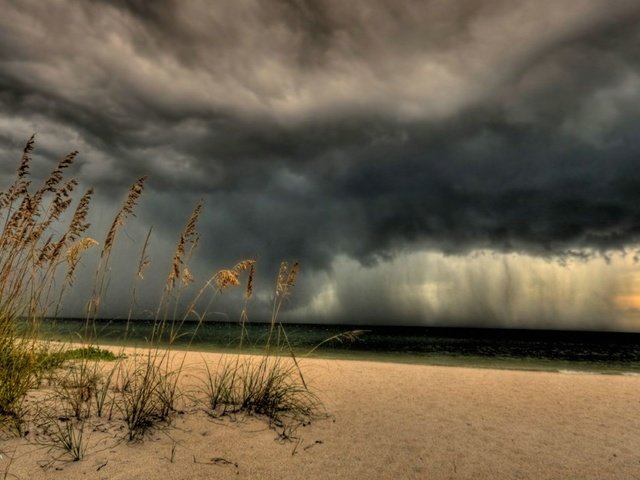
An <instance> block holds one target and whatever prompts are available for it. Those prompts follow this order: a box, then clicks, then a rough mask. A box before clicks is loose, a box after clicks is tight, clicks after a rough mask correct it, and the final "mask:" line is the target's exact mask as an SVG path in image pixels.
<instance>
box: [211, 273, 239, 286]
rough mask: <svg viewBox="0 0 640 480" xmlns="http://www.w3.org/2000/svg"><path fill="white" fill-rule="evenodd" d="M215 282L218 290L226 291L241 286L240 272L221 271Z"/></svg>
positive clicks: (217, 274)
mask: <svg viewBox="0 0 640 480" xmlns="http://www.w3.org/2000/svg"><path fill="white" fill-rule="evenodd" d="M214 280H215V282H216V286H217V287H218V290H224V289H225V288H228V287H234V286H236V285H240V280H239V279H238V272H236V271H235V270H220V271H219V272H218V273H216V275H215V277H214Z"/></svg>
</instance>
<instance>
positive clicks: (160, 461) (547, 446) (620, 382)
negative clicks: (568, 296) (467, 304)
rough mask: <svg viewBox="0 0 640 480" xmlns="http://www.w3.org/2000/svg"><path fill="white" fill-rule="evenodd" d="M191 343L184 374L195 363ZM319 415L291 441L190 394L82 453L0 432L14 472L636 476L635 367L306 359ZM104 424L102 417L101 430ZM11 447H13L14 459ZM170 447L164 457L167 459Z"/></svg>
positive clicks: (639, 439)
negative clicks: (173, 411) (630, 372)
mask: <svg viewBox="0 0 640 480" xmlns="http://www.w3.org/2000/svg"><path fill="white" fill-rule="evenodd" d="M217 358H218V355H217V354H199V353H195V352H192V353H189V354H188V356H187V368H186V370H185V377H184V379H185V382H187V384H188V385H191V386H195V385H197V384H198V382H199V380H198V378H199V376H200V374H201V364H202V359H206V360H207V361H209V362H216V361H217ZM304 368H305V371H306V373H307V377H308V379H309V381H310V384H311V385H312V386H313V388H314V389H315V390H316V391H317V392H318V394H319V396H320V397H321V399H322V401H323V403H324V406H325V408H326V412H327V418H323V419H319V420H317V421H315V422H313V423H312V424H311V425H308V426H300V427H299V428H298V429H297V430H296V431H295V432H294V436H295V437H297V438H296V439H294V440H292V441H284V442H283V441H280V440H279V439H278V433H277V432H276V431H274V430H272V429H269V428H268V427H267V425H266V423H265V422H264V421H262V420H260V419H256V418H246V417H236V418H235V419H230V418H225V419H212V418H211V417H209V416H208V415H207V414H206V412H204V411H203V409H202V408H201V407H198V406H196V405H193V404H192V405H190V406H189V404H188V403H189V402H187V406H186V407H185V412H184V413H183V414H178V415H176V418H175V420H174V422H173V424H172V425H171V426H170V427H166V428H161V429H157V430H154V431H153V432H152V433H151V434H149V435H148V436H147V438H146V439H145V441H143V442H139V443H134V444H131V443H127V442H125V441H122V440H121V439H122V437H123V436H124V432H122V431H118V430H117V429H114V428H113V427H107V426H104V431H103V432H100V431H96V432H92V433H89V434H87V435H88V436H87V439H88V445H89V448H88V451H87V454H86V457H85V458H84V459H83V460H81V461H79V462H62V461H60V462H54V463H50V459H51V454H50V453H49V452H48V451H47V449H46V448H45V447H42V446H38V445H33V444H28V443H26V442H24V441H22V440H17V439H9V440H4V441H3V442H2V444H1V447H0V448H1V450H2V451H3V452H4V454H3V458H2V460H1V461H0V473H2V472H4V471H7V469H8V472H9V475H8V476H7V478H14V479H15V478H18V479H30V480H32V479H33V480H35V479H44V478H46V479H70V480H74V479H81V478H82V479H85V478H91V479H132V478H145V479H165V478H173V479H205V478H221V479H224V478H234V479H235V478H245V479H299V478H306V479H354V478H355V479H369V478H380V479H400V478H402V479H405V478H406V479H411V478H413V479H472V478H473V479H574V478H575V479H634V478H640V415H639V414H638V412H640V377H625V376H611V375H587V374H584V375H582V374H580V375H578V374H575V375H570V374H562V373H542V372H525V371H506V370H488V369H470V368H455V367H433V366H424V365H401V364H391V363H374V362H360V361H338V360H319V359H314V360H305V364H304ZM97 430H100V425H98V426H97ZM7 454H9V456H13V460H12V462H11V464H9V459H8V456H7ZM172 457H173V458H172Z"/></svg>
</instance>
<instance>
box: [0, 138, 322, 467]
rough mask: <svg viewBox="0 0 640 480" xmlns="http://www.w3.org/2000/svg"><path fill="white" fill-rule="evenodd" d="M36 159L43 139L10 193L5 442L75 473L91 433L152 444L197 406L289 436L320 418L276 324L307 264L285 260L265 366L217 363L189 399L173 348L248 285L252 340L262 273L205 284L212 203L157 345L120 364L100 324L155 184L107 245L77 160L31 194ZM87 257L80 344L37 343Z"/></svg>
mask: <svg viewBox="0 0 640 480" xmlns="http://www.w3.org/2000/svg"><path fill="white" fill-rule="evenodd" d="M33 149H34V138H33V137H32V138H31V139H29V141H28V142H27V144H26V146H25V148H24V151H23V153H22V158H21V160H20V163H19V166H18V170H17V173H16V177H15V180H14V181H13V183H12V184H11V185H10V186H8V187H7V188H5V189H4V190H3V191H2V192H1V193H0V219H1V221H2V230H1V233H0V432H1V434H2V438H3V439H7V438H14V439H15V437H16V436H17V437H20V438H21V439H22V441H24V442H27V443H30V444H37V445H41V446H43V447H44V448H45V449H46V450H47V451H48V452H50V458H51V462H57V461H63V460H66V461H71V460H72V461H78V460H81V459H82V458H83V457H84V456H85V455H86V454H88V453H90V452H91V442H89V441H88V439H87V438H88V436H87V432H95V431H97V430H98V429H101V431H105V432H109V433H110V435H111V434H112V437H113V438H114V439H115V440H114V441H118V442H122V441H126V442H130V441H144V439H145V436H146V434H147V433H148V432H150V431H152V430H153V429H154V428H156V427H157V426H160V425H162V426H170V425H171V422H172V419H173V418H174V416H175V415H176V413H177V412H184V411H185V409H187V407H188V406H189V405H191V406H193V405H194V404H195V405H197V406H198V408H204V409H206V411H207V412H209V414H210V415H211V416H212V417H222V416H229V415H238V414H248V415H256V416H261V417H263V418H265V419H266V420H267V422H268V423H269V425H270V426H272V427H274V428H276V429H278V431H279V432H280V435H281V436H283V437H285V438H286V437H287V435H288V432H289V433H290V432H292V431H294V430H293V428H294V427H292V425H295V424H296V423H300V422H308V421H309V420H310V419H312V418H313V417H315V416H317V415H318V414H319V412H320V411H321V408H322V407H321V403H320V401H319V399H318V397H317V396H316V395H315V394H314V393H313V392H312V391H311V389H310V388H309V385H308V384H307V382H306V380H305V378H304V376H303V373H302V369H301V367H300V362H299V359H298V358H297V357H296V356H295V354H294V353H293V350H292V349H291V346H290V345H289V344H288V339H287V336H286V332H285V331H284V328H283V326H282V325H281V324H280V323H279V321H278V313H279V311H280V309H281V307H282V305H283V302H284V301H285V300H286V299H287V298H288V297H289V295H290V294H291V291H292V289H293V287H294V285H295V281H296V277H297V274H298V268H299V266H298V263H293V264H291V265H289V264H288V263H286V262H283V263H282V264H281V267H280V270H279V272H278V274H277V278H276V282H275V283H276V284H275V289H274V293H273V302H274V304H273V315H272V318H271V325H270V330H269V332H270V333H269V336H268V338H267V339H266V341H265V344H264V349H263V354H262V355H259V356H252V357H248V356H243V355H242V354H241V352H240V351H238V353H237V354H233V355H226V356H224V357H222V358H223V359H222V360H221V361H220V362H219V363H218V364H213V365H209V364H204V365H202V371H203V372H204V376H203V381H202V387H201V388H199V389H197V391H195V392H194V391H188V392H187V391H185V390H184V389H183V386H182V382H181V379H182V376H183V373H184V370H185V361H184V358H185V352H184V351H181V350H176V349H174V348H173V347H174V343H175V342H176V340H177V339H178V338H180V337H181V336H183V335H184V334H185V333H184V326H185V322H188V321H190V322H192V323H191V325H193V320H194V319H195V323H196V324H199V322H202V321H203V319H204V318H205V316H206V313H207V309H208V308H211V305H212V304H213V302H214V301H215V299H216V297H217V296H218V295H220V294H222V293H223V292H224V291H225V290H226V289H228V288H234V287H240V288H243V289H244V305H243V307H242V310H241V314H240V322H239V331H240V332H239V335H240V337H241V338H242V337H243V335H244V331H245V322H247V321H248V314H247V309H248V304H249V301H250V299H251V297H252V294H253V288H254V285H253V282H254V278H255V269H256V262H255V261H253V260H243V261H240V262H238V263H237V264H236V265H235V266H233V267H232V268H229V269H223V270H220V271H216V272H213V273H212V275H211V276H210V278H208V279H206V280H205V281H204V282H202V283H201V285H200V286H197V280H196V279H194V278H193V275H192V273H191V271H190V270H189V262H190V260H191V258H192V257H193V254H194V251H195V249H196V248H197V246H198V241H199V234H198V231H197V224H198V219H199V217H200V215H201V214H202V211H203V205H202V204H201V203H199V204H197V205H196V206H195V208H194V209H193V211H192V212H191V214H190V216H189V217H188V219H187V221H186V224H185V227H184V229H183V230H182V232H181V233H180V234H179V236H178V239H177V242H176V246H175V252H174V255H173V258H171V261H170V266H169V268H168V272H167V277H166V281H165V282H164V290H163V292H162V295H161V300H160V302H159V304H158V306H157V309H156V312H155V318H154V324H153V334H152V335H151V337H150V338H149V339H148V345H146V347H145V348H140V349H137V350H135V351H133V352H132V351H130V350H128V351H127V352H126V354H125V350H124V349H122V351H119V352H116V353H115V354H114V353H113V352H112V351H111V350H108V349H104V348H99V347H97V343H96V341H97V340H98V338H96V334H95V331H96V330H95V328H93V326H94V322H96V320H97V319H98V318H99V314H100V309H101V307H102V306H103V305H102V304H103V302H104V299H105V293H106V291H107V289H108V284H109V276H110V271H111V256H112V251H113V247H114V244H115V243H116V242H117V240H118V235H119V233H120V231H121V229H122V228H123V227H124V226H125V224H126V222H128V221H130V220H131V217H132V216H133V214H134V210H135V208H136V205H137V203H138V200H139V198H140V196H141V195H142V194H143V192H144V188H145V177H141V178H139V179H137V180H136V181H134V182H133V184H132V185H131V187H130V188H129V190H128V192H127V194H126V196H125V198H124V200H123V203H122V205H121V207H120V209H119V210H118V211H117V213H116V215H115V217H114V219H113V221H112V223H111V224H110V227H109V229H108V230H107V234H106V236H105V238H104V239H103V240H101V241H98V240H96V239H93V238H91V237H89V236H87V232H88V230H89V227H90V225H89V223H88V220H87V218H88V214H89V209H90V207H91V201H92V196H93V194H94V192H93V189H88V190H87V191H85V192H83V193H81V194H78V193H77V192H75V189H76V187H77V186H78V181H77V180H75V179H74V178H67V172H68V170H69V168H70V167H71V166H72V165H73V163H74V161H75V159H76V156H77V152H72V153H70V154H68V155H66V156H65V157H64V158H63V159H62V160H61V161H60V162H59V163H58V165H57V166H56V167H55V168H54V169H53V170H52V171H51V173H50V174H49V175H48V177H47V178H46V179H45V180H44V181H43V182H42V184H40V185H37V186H34V185H32V177H31V174H30V169H31V164H32V152H33ZM148 240H149V239H148V237H147V239H146V241H145V242H144V245H143V247H142V253H141V255H140V260H139V264H138V268H137V272H136V273H135V276H136V280H135V281H136V282H139V281H143V280H142V279H143V277H144V275H143V273H144V269H145V267H146V266H147V264H148V262H149V259H148V253H147V245H148ZM90 249H94V255H93V257H94V258H96V259H97V264H96V266H95V274H94V276H93V282H94V283H93V287H92V293H91V296H90V298H88V299H87V302H86V304H87V308H86V327H85V328H84V331H83V333H82V335H81V337H80V338H79V341H78V344H74V345H63V344H58V343H53V342H49V341H45V340H43V339H42V338H40V337H39V331H40V329H41V327H42V325H43V324H44V322H47V321H48V318H51V317H52V316H55V315H56V314H57V313H58V312H59V311H60V307H61V305H62V302H63V300H64V298H65V295H68V294H69V292H70V291H72V290H73V288H74V279H75V275H76V270H77V267H78V265H79V263H80V260H81V258H86V253H87V252H88V251H89V250H90ZM96 249H99V250H96ZM185 305H186V307H185ZM134 313H135V312H133V311H132V313H131V314H130V319H131V318H132V315H133V314H134ZM131 321H135V320H131ZM196 331H197V325H196ZM194 334H195V333H194V331H193V330H190V331H189V335H194ZM240 343H241V344H242V340H241V342H240ZM98 426H99V428H98ZM114 432H115V433H114ZM1 450H2V449H0V451H1ZM5 476H6V472H5Z"/></svg>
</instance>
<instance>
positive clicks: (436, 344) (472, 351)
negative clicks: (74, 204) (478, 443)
mask: <svg viewBox="0 0 640 480" xmlns="http://www.w3.org/2000/svg"><path fill="white" fill-rule="evenodd" d="M85 327H86V323H85V322H84V321H83V320H73V319H72V320H60V319H55V320H48V321H45V322H43V324H42V327H41V336H42V337H43V338H46V339H50V340H58V341H63V342H73V341H78V340H80V339H81V338H82V337H83V336H84V335H85V332H86V328H85ZM355 328H357V329H361V330H365V331H364V332H362V333H361V334H360V335H359V337H358V339H357V340H355V341H352V342H346V341H343V342H340V341H335V340H334V341H331V342H328V343H325V344H324V345H322V347H320V348H318V349H317V350H315V351H314V352H313V354H312V355H311V356H312V357H313V358H328V359H343V360H365V361H378V362H395V363H409V364H425V365H442V366H458V367H472V368H499V369H517V370H533V371H561V372H565V373H591V372H592V373H605V374H629V375H635V374H640V335H639V334H636V333H614V332H567V331H536V330H501V329H467V328H424V327H379V326H370V327H362V326H359V327H350V326H335V325H301V324H290V325H286V326H285V330H286V333H287V337H288V339H289V342H290V344H291V346H292V347H293V350H294V352H295V353H296V354H297V355H299V356H303V355H305V354H306V353H307V352H309V351H310V350H311V349H313V348H314V347H315V346H316V345H318V344H320V343H321V342H323V341H324V340H326V339H327V338H330V337H332V336H334V335H338V334H340V333H342V332H345V331H349V330H353V329H355ZM90 331H91V332H92V335H91V336H92V337H93V335H94V333H95V337H94V338H96V343H99V344H103V345H123V346H139V347H143V346H146V345H147V340H148V339H149V338H150V336H151V332H152V324H151V323H150V322H148V321H143V320H135V321H132V322H130V324H129V326H128V327H127V323H126V322H123V321H120V320H98V321H96V323H95V328H92V329H90ZM268 332H269V326H268V325H265V324H248V325H247V330H246V337H245V339H244V341H243V346H242V349H241V351H242V352H243V353H249V354H250V353H256V354H257V353H261V352H263V351H264V350H263V347H262V346H263V345H264V343H265V341H266V338H267V336H268ZM239 339H240V326H239V325H238V324H237V323H222V322H215V323H214V322H212V323H207V324H203V325H201V326H200V327H199V328H198V329H197V330H196V329H195V325H194V324H187V325H185V327H184V328H183V329H182V335H181V336H180V337H179V338H178V341H177V342H176V344H175V348H190V349H192V350H197V351H208V352H237V351H238V348H239Z"/></svg>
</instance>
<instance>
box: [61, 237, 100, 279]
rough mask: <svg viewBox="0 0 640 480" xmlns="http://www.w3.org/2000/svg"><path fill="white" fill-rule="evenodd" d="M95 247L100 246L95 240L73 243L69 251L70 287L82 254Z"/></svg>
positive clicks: (88, 239)
mask: <svg viewBox="0 0 640 480" xmlns="http://www.w3.org/2000/svg"><path fill="white" fill-rule="evenodd" d="M94 245H98V242H97V241H95V240H94V239H93V238H89V237H84V238H81V239H80V240H78V241H76V242H75V243H73V244H72V245H71V246H70V247H69V249H68V250H67V255H66V257H67V266H68V268H67V281H68V282H69V285H72V284H73V274H74V273H75V270H76V267H77V266H78V262H79V261H80V256H81V255H82V252H84V251H85V250H88V249H89V248H91V247H93V246H94Z"/></svg>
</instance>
